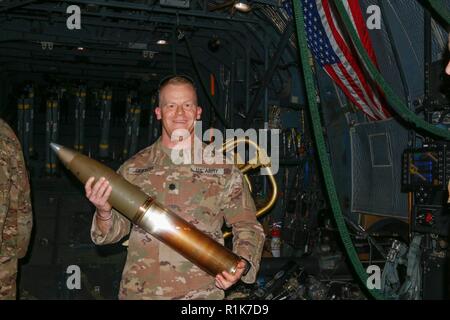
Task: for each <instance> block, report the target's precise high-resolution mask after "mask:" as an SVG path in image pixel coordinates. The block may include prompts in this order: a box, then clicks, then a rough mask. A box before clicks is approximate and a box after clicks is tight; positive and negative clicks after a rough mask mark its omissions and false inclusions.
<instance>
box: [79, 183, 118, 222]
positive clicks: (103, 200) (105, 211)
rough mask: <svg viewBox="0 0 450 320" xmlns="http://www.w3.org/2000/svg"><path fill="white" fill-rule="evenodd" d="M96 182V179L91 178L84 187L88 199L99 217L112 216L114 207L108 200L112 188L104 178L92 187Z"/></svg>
mask: <svg viewBox="0 0 450 320" xmlns="http://www.w3.org/2000/svg"><path fill="white" fill-rule="evenodd" d="M94 180H95V178H94V177H90V178H89V179H88V180H87V181H86V184H85V185H84V190H85V191H86V197H87V198H88V199H89V201H90V202H92V204H93V205H94V206H95V207H96V208H97V213H98V214H99V215H110V214H111V209H112V206H111V204H109V202H108V199H109V196H110V195H111V191H112V187H111V186H110V185H109V182H108V180H106V179H105V178H103V177H101V178H100V179H98V181H97V182H96V183H95V184H94V186H92V183H93V182H94Z"/></svg>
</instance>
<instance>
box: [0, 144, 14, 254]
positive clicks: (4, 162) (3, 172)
mask: <svg viewBox="0 0 450 320" xmlns="http://www.w3.org/2000/svg"><path fill="white" fill-rule="evenodd" d="M5 147H6V146H5V144H4V143H2V141H1V140H0V148H1V149H0V256H1V255H3V254H4V253H3V252H2V247H3V230H4V226H5V224H6V214H7V213H8V208H9V190H10V189H11V186H10V179H9V176H10V174H11V173H10V171H11V169H10V163H9V161H10V159H9V157H7V156H6V148H5Z"/></svg>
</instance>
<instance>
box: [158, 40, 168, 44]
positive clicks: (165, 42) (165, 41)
mask: <svg viewBox="0 0 450 320" xmlns="http://www.w3.org/2000/svg"><path fill="white" fill-rule="evenodd" d="M156 44H160V45H165V44H167V40H164V39H160V40H158V41H156Z"/></svg>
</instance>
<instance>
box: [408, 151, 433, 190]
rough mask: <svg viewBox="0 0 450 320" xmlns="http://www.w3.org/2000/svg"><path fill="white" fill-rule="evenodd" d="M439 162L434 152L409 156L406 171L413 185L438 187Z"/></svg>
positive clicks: (416, 153)
mask: <svg viewBox="0 0 450 320" xmlns="http://www.w3.org/2000/svg"><path fill="white" fill-rule="evenodd" d="M438 163H439V160H438V156H437V152H436V151H427V152H413V153H410V154H409V161H408V171H409V176H410V183H411V184H413V185H418V184H421V185H428V186H439V180H438V170H439V166H438Z"/></svg>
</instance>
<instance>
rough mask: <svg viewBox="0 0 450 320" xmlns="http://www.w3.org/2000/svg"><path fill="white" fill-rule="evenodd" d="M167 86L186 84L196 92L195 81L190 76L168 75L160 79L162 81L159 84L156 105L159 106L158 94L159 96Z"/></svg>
mask: <svg viewBox="0 0 450 320" xmlns="http://www.w3.org/2000/svg"><path fill="white" fill-rule="evenodd" d="M169 84H172V85H182V84H187V85H190V86H191V87H192V88H193V89H194V91H197V86H196V85H195V81H194V80H193V79H192V78H191V77H190V76H188V75H182V74H171V75H168V76H166V77H164V78H162V80H161V81H160V82H159V85H158V93H157V98H158V104H159V100H160V94H161V91H162V89H164V88H165V87H166V86H168V85H169Z"/></svg>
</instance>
